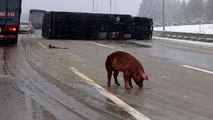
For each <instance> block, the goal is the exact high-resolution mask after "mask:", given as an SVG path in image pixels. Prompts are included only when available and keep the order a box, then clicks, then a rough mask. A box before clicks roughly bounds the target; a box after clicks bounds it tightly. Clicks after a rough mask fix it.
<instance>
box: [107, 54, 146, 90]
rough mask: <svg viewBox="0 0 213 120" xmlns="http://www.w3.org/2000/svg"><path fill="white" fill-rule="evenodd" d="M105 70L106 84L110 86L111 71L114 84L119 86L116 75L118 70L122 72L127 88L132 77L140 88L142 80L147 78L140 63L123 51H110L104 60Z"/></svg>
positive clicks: (130, 84)
mask: <svg viewBox="0 0 213 120" xmlns="http://www.w3.org/2000/svg"><path fill="white" fill-rule="evenodd" d="M105 67H106V70H107V78H108V81H107V86H108V87H110V84H111V77H112V72H114V73H113V76H114V80H115V84H117V86H120V84H119V82H118V79H117V76H118V73H119V71H121V72H123V77H124V82H125V88H126V89H128V88H129V87H128V85H129V86H130V88H132V82H131V78H133V79H134V81H135V83H136V84H137V85H138V86H139V87H140V88H142V87H143V81H144V80H148V76H147V75H146V74H145V71H144V69H143V67H142V65H141V64H140V62H139V61H138V60H137V59H136V58H135V57H133V56H132V55H131V54H129V53H127V52H124V51H116V52H113V53H111V54H110V55H109V56H108V57H107V59H106V62H105Z"/></svg>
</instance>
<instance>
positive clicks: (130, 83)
mask: <svg viewBox="0 0 213 120" xmlns="http://www.w3.org/2000/svg"><path fill="white" fill-rule="evenodd" d="M129 86H130V88H132V81H131V77H129Z"/></svg>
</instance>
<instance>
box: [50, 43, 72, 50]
mask: <svg viewBox="0 0 213 120" xmlns="http://www.w3.org/2000/svg"><path fill="white" fill-rule="evenodd" d="M49 49H69V48H66V47H56V46H52V45H51V44H49Z"/></svg>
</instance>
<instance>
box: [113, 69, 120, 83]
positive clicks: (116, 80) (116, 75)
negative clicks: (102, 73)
mask: <svg viewBox="0 0 213 120" xmlns="http://www.w3.org/2000/svg"><path fill="white" fill-rule="evenodd" d="M118 73H119V71H118V70H115V71H114V74H113V76H114V80H115V84H116V85H117V86H120V84H119V83H118V78H117V77H118Z"/></svg>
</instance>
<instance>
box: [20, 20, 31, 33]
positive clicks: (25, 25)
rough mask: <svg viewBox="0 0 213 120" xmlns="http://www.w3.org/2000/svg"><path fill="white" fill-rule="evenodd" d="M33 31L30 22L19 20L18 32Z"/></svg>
mask: <svg viewBox="0 0 213 120" xmlns="http://www.w3.org/2000/svg"><path fill="white" fill-rule="evenodd" d="M34 31H35V29H34V27H33V25H32V24H31V23H30V22H21V23H20V27H19V33H28V34H29V33H31V34H33V33H34Z"/></svg>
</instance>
